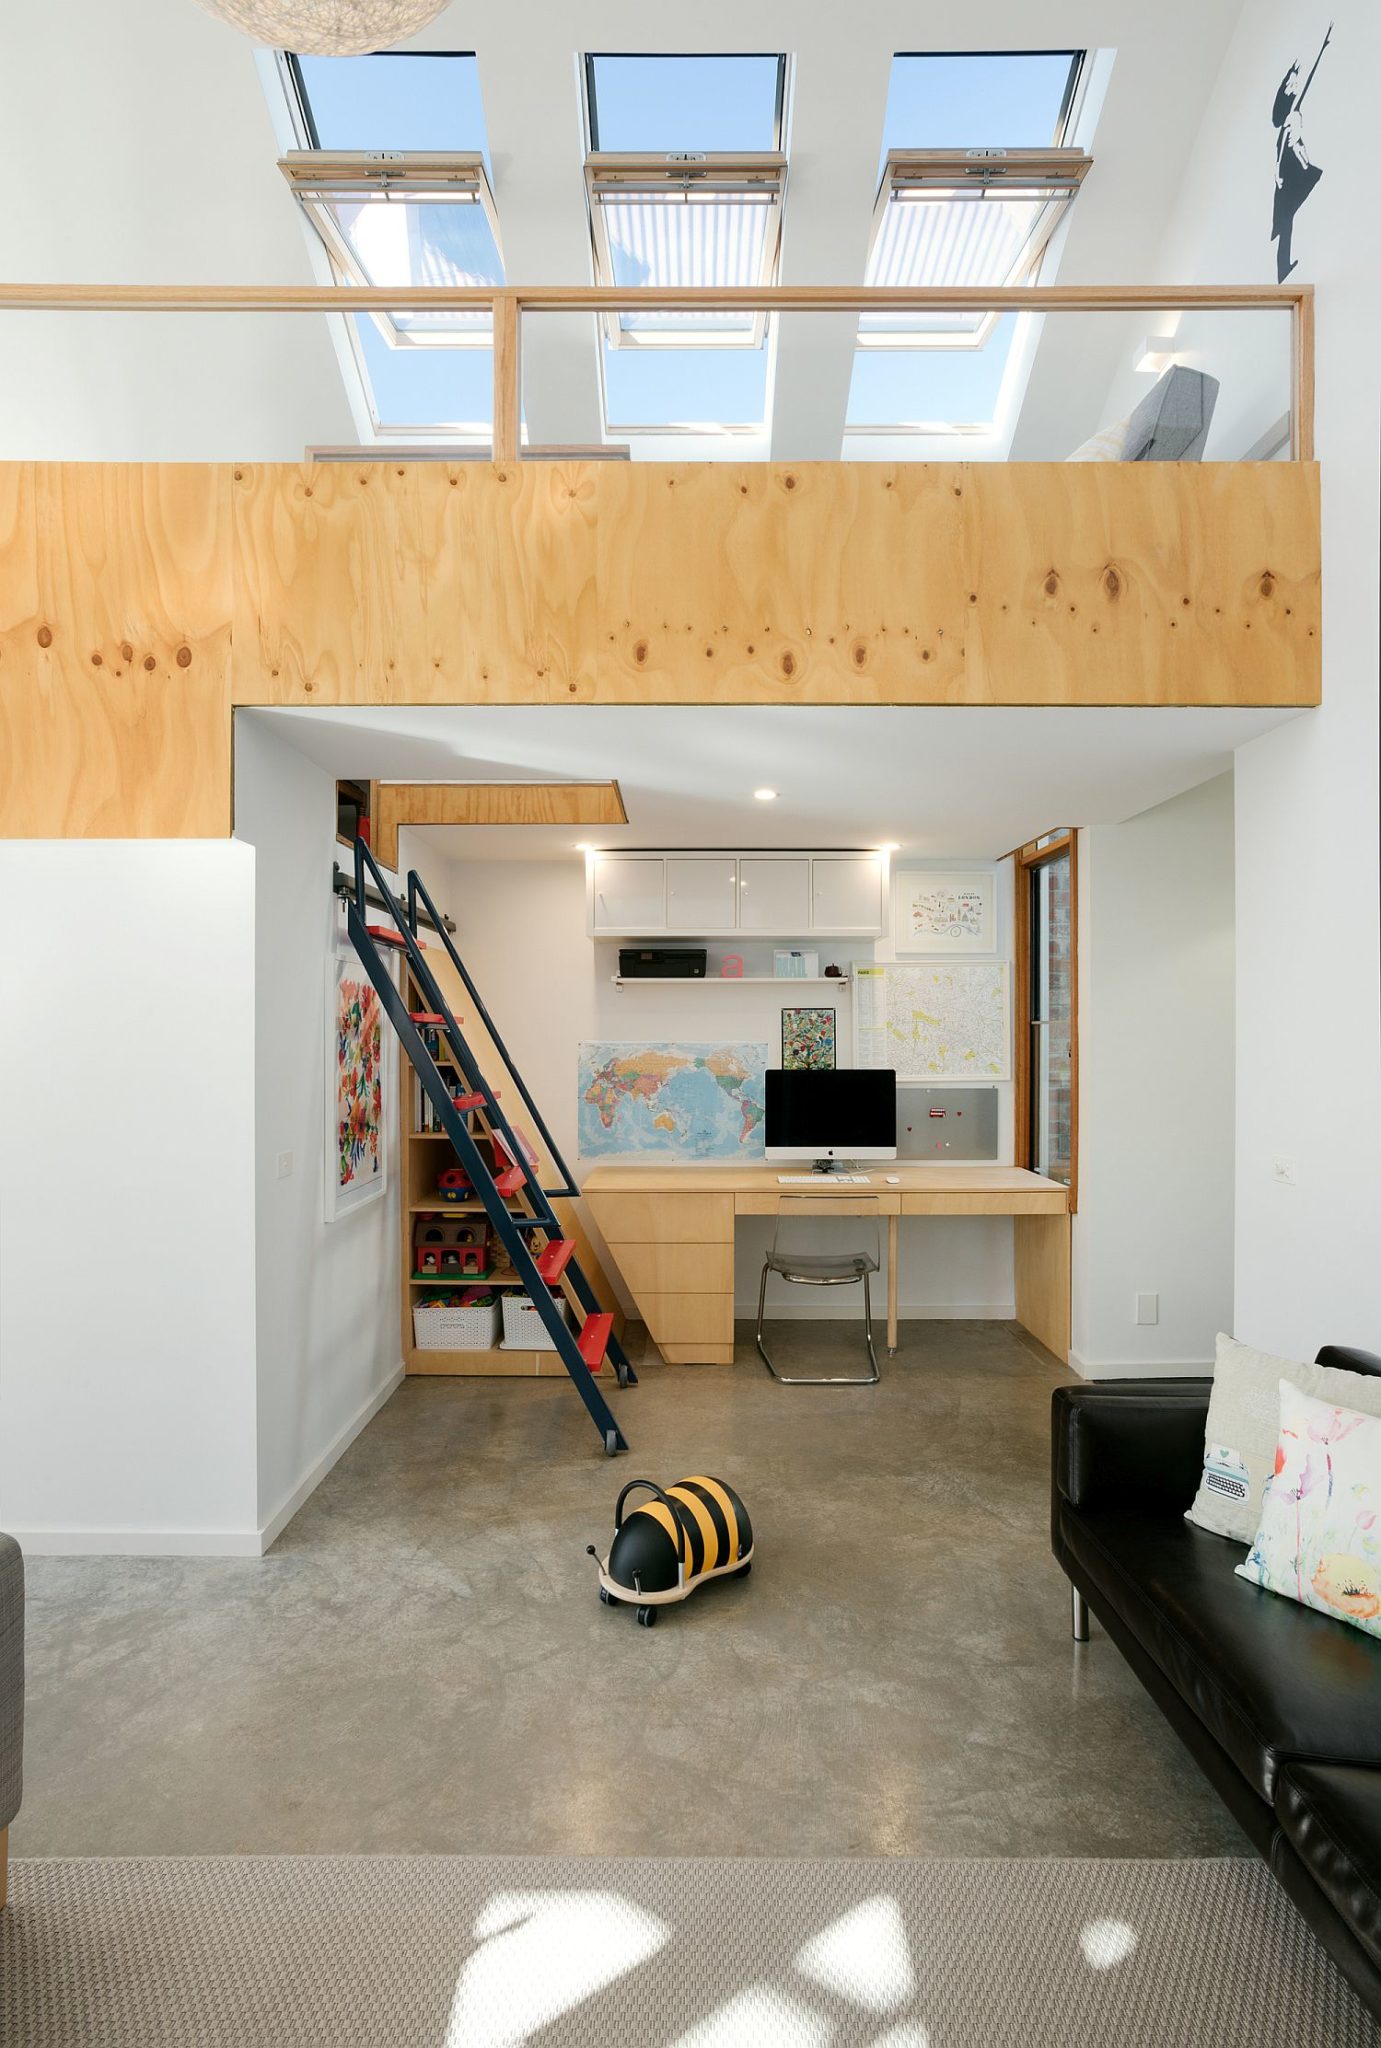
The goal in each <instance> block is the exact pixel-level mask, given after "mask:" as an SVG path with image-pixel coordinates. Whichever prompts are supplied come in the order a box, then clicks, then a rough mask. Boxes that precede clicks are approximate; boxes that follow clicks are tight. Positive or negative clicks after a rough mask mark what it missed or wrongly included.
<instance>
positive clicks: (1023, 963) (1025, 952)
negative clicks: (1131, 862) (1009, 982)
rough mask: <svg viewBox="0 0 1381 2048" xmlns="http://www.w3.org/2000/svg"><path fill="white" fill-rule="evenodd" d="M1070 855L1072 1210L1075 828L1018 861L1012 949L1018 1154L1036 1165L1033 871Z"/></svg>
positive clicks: (1036, 843)
mask: <svg viewBox="0 0 1381 2048" xmlns="http://www.w3.org/2000/svg"><path fill="white" fill-rule="evenodd" d="M1065 853H1067V854H1068V855H1069V921H1070V933H1071V943H1070V949H1069V1002H1070V1020H1069V1093H1070V1101H1069V1209H1070V1214H1071V1215H1073V1214H1074V1212H1075V1210H1076V1209H1077V1208H1078V1206H1079V834H1078V832H1077V830H1075V829H1074V828H1073V827H1069V828H1066V829H1064V830H1061V831H1058V832H1051V833H1047V834H1045V835H1043V836H1042V837H1041V838H1040V839H1030V840H1028V841H1027V843H1026V844H1025V846H1018V847H1017V848H1016V849H1015V850H1014V851H1013V853H1012V854H1011V856H1010V858H1011V861H1012V878H1013V891H1012V898H1013V900H1012V948H1013V952H1014V954H1015V956H1016V1015H1017V1020H1018V1021H1017V1029H1016V1056H1015V1061H1014V1064H1013V1072H1014V1074H1015V1076H1016V1106H1015V1117H1016V1132H1015V1151H1014V1154H1013V1157H1014V1159H1015V1163H1016V1164H1017V1165H1018V1166H1024V1167H1027V1168H1030V1167H1031V1098H1032V1088H1033V1081H1034V1077H1033V1074H1032V1033H1031V937H1032V933H1031V888H1030V882H1031V875H1032V873H1033V871H1034V870H1035V869H1036V868H1039V867H1044V866H1045V865H1046V864H1047V862H1049V861H1052V860H1055V859H1057V858H1059V857H1060V856H1061V855H1063V854H1065Z"/></svg>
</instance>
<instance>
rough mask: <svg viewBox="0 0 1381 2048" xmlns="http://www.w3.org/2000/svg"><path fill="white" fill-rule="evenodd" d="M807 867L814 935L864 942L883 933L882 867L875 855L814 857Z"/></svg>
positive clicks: (879, 859)
mask: <svg viewBox="0 0 1381 2048" xmlns="http://www.w3.org/2000/svg"><path fill="white" fill-rule="evenodd" d="M810 865H811V925H810V928H811V930H812V931H813V932H833V933H835V934H837V935H838V936H839V937H841V938H842V937H845V936H854V935H856V936H858V937H860V938H863V937H866V936H869V935H876V934H877V933H878V932H880V931H881V930H882V870H883V866H884V863H883V861H882V859H881V857H880V856H879V855H878V854H876V853H856V854H828V855H823V856H822V855H820V854H817V855H816V856H815V858H814V860H813V861H812V862H811V864H810Z"/></svg>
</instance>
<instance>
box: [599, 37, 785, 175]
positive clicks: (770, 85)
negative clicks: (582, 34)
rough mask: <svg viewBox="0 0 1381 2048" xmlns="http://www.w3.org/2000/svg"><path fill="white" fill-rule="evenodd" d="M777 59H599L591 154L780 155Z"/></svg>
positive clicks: (778, 63) (778, 62)
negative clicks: (767, 152)
mask: <svg viewBox="0 0 1381 2048" xmlns="http://www.w3.org/2000/svg"><path fill="white" fill-rule="evenodd" d="M780 61H781V60H780V59H779V58H777V57H598V56H592V57H590V58H588V59H587V65H588V69H589V73H590V74H591V78H592V105H591V109H590V115H591V128H592V130H593V133H592V135H591V140H590V146H591V148H592V149H611V150H624V151H637V152H640V153H644V154H646V153H651V152H655V153H656V154H657V155H659V156H660V155H663V154H665V153H666V152H667V151H669V150H678V149H703V150H707V151H710V150H720V151H723V150H730V151H732V150H738V149H749V150H761V149H776V148H778V147H779V144H778V140H777V72H778V68H779V65H780Z"/></svg>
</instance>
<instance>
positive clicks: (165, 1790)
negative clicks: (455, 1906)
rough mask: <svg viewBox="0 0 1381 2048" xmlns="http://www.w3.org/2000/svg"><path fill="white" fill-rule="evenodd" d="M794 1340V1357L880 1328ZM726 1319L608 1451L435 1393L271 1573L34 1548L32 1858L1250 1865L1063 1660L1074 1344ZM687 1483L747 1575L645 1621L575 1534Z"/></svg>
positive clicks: (26, 1826)
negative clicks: (722, 1343) (568, 1857)
mask: <svg viewBox="0 0 1381 2048" xmlns="http://www.w3.org/2000/svg"><path fill="white" fill-rule="evenodd" d="M776 1327H777V1331H778V1335H779V1341H783V1340H789V1341H783V1349H784V1355H785V1356H786V1357H787V1358H788V1359H789V1360H792V1361H794V1362H797V1363H804V1362H806V1361H809V1360H813V1359H814V1358H817V1357H819V1356H823V1355H829V1356H832V1357H834V1358H838V1357H839V1356H841V1347H843V1346H847V1345H850V1344H852V1343H854V1342H856V1338H855V1336H854V1333H853V1332H851V1331H847V1330H846V1329H845V1328H843V1327H842V1326H840V1325H838V1324H835V1325H824V1326H821V1325H818V1324H817V1325H815V1326H814V1329H813V1330H812V1329H811V1328H810V1327H809V1326H805V1325H792V1326H786V1325H778V1326H776ZM739 1334H740V1339H741V1342H740V1346H739V1355H738V1360H737V1362H736V1363H735V1364H734V1365H733V1366H732V1367H710V1366H703V1367H696V1368H686V1367H682V1368H679V1369H667V1368H665V1367H663V1366H661V1365H660V1364H659V1363H657V1364H652V1365H649V1366H647V1367H646V1368H645V1369H644V1371H643V1379H642V1384H641V1386H640V1387H638V1388H636V1389H631V1390H629V1392H627V1393H626V1394H623V1395H619V1394H618V1393H617V1390H615V1394H614V1396H613V1397H612V1398H613V1399H614V1401H615V1403H616V1405H617V1408H618V1412H619V1415H620V1417H621V1418H622V1420H623V1423H624V1426H625V1429H626V1431H627V1434H628V1436H629V1439H630V1441H631V1443H632V1444H633V1446H634V1449H633V1452H632V1455H631V1456H630V1457H627V1458H624V1459H620V1460H619V1461H618V1462H617V1463H614V1462H611V1461H609V1460H607V1459H605V1458H604V1457H603V1456H601V1455H600V1454H599V1452H598V1450H597V1447H596V1441H595V1437H594V1433H593V1431H592V1430H591V1428H590V1425H589V1423H588V1420H587V1418H586V1416H585V1413H584V1410H583V1409H582V1408H581V1407H580V1405H579V1403H578V1402H577V1401H576V1400H575V1399H574V1398H573V1396H572V1394H571V1391H570V1389H569V1387H568V1386H567V1385H566V1384H565V1383H564V1382H557V1381H533V1382H531V1383H528V1382H517V1381H512V1380H510V1381H507V1382H493V1381H490V1382H486V1381H482V1380H469V1381H464V1380H460V1381H445V1380H411V1381H409V1382H407V1383H406V1384H405V1385H404V1386H403V1387H402V1388H400V1390H399V1392H398V1393H397V1395H396V1396H395V1397H394V1398H393V1400H392V1401H391V1402H390V1403H389V1405H388V1407H387V1408H385V1409H384V1411H383V1412H382V1414H381V1415H380V1416H379V1417H378V1418H377V1420H376V1421H375V1422H374V1423H373V1424H372V1425H371V1427H370V1428H369V1429H368V1430H367V1431H366V1432H365V1434H364V1435H363V1436H362V1437H361V1438H360V1439H359V1441H358V1442H357V1443H356V1444H355V1445H354V1446H353V1448H352V1449H351V1450H350V1452H349V1453H348V1454H347V1456H346V1457H345V1458H344V1459H343V1460H342V1461H341V1463H340V1464H339V1465H338V1466H337V1467H336V1469H335V1471H334V1472H333V1473H332V1474H331V1475H330V1477H329V1478H328V1479H327V1480H326V1482H325V1483H324V1485H323V1486H322V1487H321V1488H320V1489H319V1490H318V1492H317V1493H316V1494H315V1495H314V1496H313V1498H312V1499H311V1500H310V1501H309V1502H308V1504H307V1506H306V1507H305V1508H304V1509H303V1510H302V1512H301V1513H300V1514H299V1515H298V1517H297V1519H296V1520H295V1521H294V1522H293V1523H292V1525H291V1526H290V1528H289V1529H288V1530H287V1531H286V1532H285V1534H284V1536H283V1537H282V1538H281V1540H280V1541H279V1543H278V1544H277V1546H276V1547H275V1549H274V1551H273V1552H272V1554H271V1555H270V1556H269V1557H268V1558H267V1559H265V1560H263V1561H262V1562H256V1563H250V1562H220V1561H185V1562H184V1561H178V1560H168V1559H57V1558H39V1559H34V1560H32V1561H31V1563H30V1566H29V1598H30V1620H29V1631H28V1656H29V1692H28V1740H27V1744H26V1756H25V1779H26V1784H25V1801H24V1808H23V1812H22V1813H21V1815H20V1818H19V1820H18V1821H17V1822H16V1824H15V1826H14V1829H13V1834H12V1846H13V1850H14V1853H15V1854H16V1855H19V1856H35V1855H39V1856H42V1855H106V1856H109V1855H131V1854H148V1853H164V1854H192V1853H217V1852H227V1851H247V1852H258V1853H285V1852H310V1851H323V1852H325V1851H341V1852H348V1851H357V1850H393V1851H415V1850H443V1851H470V1852H481V1851H497V1852H502V1851H510V1852H538V1853H541V1852H550V1853H554V1854H561V1853H571V1852H583V1853H588V1854H629V1855H631V1854H663V1855H678V1856H685V1855H697V1854H707V1855H710V1854H721V1855H723V1854H730V1855H733V1854H756V1855H782V1856H827V1855H858V1856H866V1855H883V1856H994V1855H1002V1856H1031V1855H1049V1856H1197V1855H1213V1854H1241V1853H1244V1850H1245V1844H1244V1840H1243V1837H1242V1836H1241V1835H1240V1834H1239V1832H1238V1831H1237V1829H1236V1827H1235V1826H1234V1824H1233V1823H1232V1822H1231V1821H1230V1820H1229V1818H1228V1817H1227V1815H1226V1814H1225V1812H1224V1811H1223V1809H1222V1807H1221V1806H1220V1804H1219V1802H1218V1800H1217V1799H1216V1798H1215V1797H1214V1795H1213V1794H1212V1793H1211V1792H1210V1791H1209V1790H1208V1788H1207V1786H1206V1785H1205V1784H1204V1783H1203V1782H1202V1780H1201V1779H1200V1777H1199V1774H1198V1772H1197V1770H1196V1769H1195V1767H1194V1765H1193V1764H1192V1763H1191V1762H1190V1760H1189V1758H1188V1757H1187V1755H1186V1754H1185V1752H1184V1751H1183V1750H1182V1748H1181V1747H1180V1745H1179V1743H1178V1741H1177V1740H1176V1739H1175V1737H1174V1736H1173V1735H1172V1734H1171V1733H1170V1731H1169V1729H1168V1728H1167V1727H1166V1725H1165V1724H1164V1722H1163V1721H1162V1720H1161V1718H1160V1715H1159V1713H1158V1712H1157V1710H1156V1708H1155V1707H1154V1706H1153V1705H1152V1704H1151V1702H1150V1701H1149V1699H1148V1698H1147V1697H1146V1695H1145V1693H1144V1692H1143V1691H1142V1689H1141V1687H1140V1686H1139V1685H1138V1684H1137V1682H1136V1680H1135V1679H1134V1678H1133V1677H1132V1676H1131V1674H1130V1672H1129V1671H1128V1670H1127V1667H1126V1666H1125V1665H1124V1663H1123V1661H1122V1659H1121V1657H1120V1656H1119V1654H1118V1653H1117V1651H1116V1650H1115V1649H1114V1648H1113V1647H1112V1645H1111V1644H1110V1643H1109V1642H1108V1641H1107V1640H1106V1638H1104V1637H1103V1636H1102V1635H1101V1633H1099V1632H1098V1631H1097V1630H1096V1629H1095V1633H1094V1639H1093V1642H1092V1643H1091V1644H1090V1645H1089V1646H1087V1647H1086V1648H1082V1649H1078V1648H1076V1647H1075V1646H1074V1645H1073V1644H1072V1643H1071V1641H1070V1636H1069V1620H1068V1594H1067V1587H1066V1582H1065V1579H1064V1577H1063V1575H1062V1574H1061V1573H1060V1571H1059V1570H1058V1568H1057V1567H1056V1565H1055V1564H1054V1562H1053V1560H1052V1558H1051V1556H1050V1551H1049V1540H1048V1533H1047V1505H1046V1503H1047V1491H1046V1490H1047V1483H1048V1482H1047V1473H1048V1464H1049V1450H1048V1434H1049V1423H1048V1413H1049V1399H1050V1389H1051V1387H1052V1386H1053V1385H1054V1384H1055V1383H1056V1382H1057V1381H1058V1380H1059V1379H1060V1378H1061V1377H1063V1374H1062V1372H1061V1369H1060V1367H1059V1366H1058V1365H1057V1364H1056V1363H1055V1361H1054V1360H1053V1359H1052V1358H1050V1357H1049V1355H1048V1354H1046V1353H1044V1352H1041V1351H1039V1350H1038V1349H1037V1348H1035V1347H1033V1346H1032V1345H1031V1344H1030V1342H1029V1340H1026V1339H1024V1338H1023V1337H1021V1336H1020V1335H1019V1334H1018V1333H1017V1332H1016V1331H1015V1330H1014V1329H1013V1328H1012V1327H1010V1326H1007V1325H1002V1324H993V1323H945V1322H937V1323H912V1324H910V1325H906V1326H904V1327H903V1331H902V1349H901V1352H900V1354H899V1356H898V1357H897V1358H896V1359H895V1360H893V1361H885V1362H884V1379H883V1383H882V1385H881V1386H878V1387H876V1388H871V1389H867V1388H860V1389H857V1390H852V1389H833V1388H784V1387H779V1386H777V1385H775V1384H774V1383H773V1382H772V1381H771V1380H770V1379H769V1378H768V1376H767V1374H766V1372H765V1371H764V1370H763V1368H762V1367H761V1366H760V1365H759V1364H758V1363H757V1361H756V1358H755V1356H754V1354H753V1351H752V1346H751V1339H750V1338H749V1334H748V1332H747V1330H746V1328H741V1329H740V1333H739ZM849 1355H850V1356H852V1355H853V1354H852V1353H850V1354H849ZM695 1471H707V1472H711V1473H716V1474H720V1475H722V1476H723V1477H725V1478H726V1479H728V1480H729V1481H730V1482H731V1484H733V1485H734V1486H735V1487H736V1488H737V1489H738V1491H739V1492H740V1493H741V1494H742V1496H743V1497H744V1499H745V1501H746V1503H747V1505H748V1507H749V1510H750V1512H751V1514H752V1517H753V1522H754V1528H755V1533H756V1537H757V1542H758V1557H757V1563H756V1565H755V1568H754V1572H753V1575H752V1577H751V1578H749V1579H746V1580H742V1581H726V1582H722V1583H720V1584H716V1585H712V1586H708V1587H706V1588H705V1589H704V1590H703V1591H702V1592H700V1593H698V1594H697V1595H696V1596H695V1597H694V1599H692V1600H691V1601H690V1602H689V1603H688V1604H687V1605H686V1606H684V1607H681V1608H679V1609H673V1610H672V1611H671V1612H670V1613H668V1614H665V1615H664V1616H663V1617H662V1619H661V1621H660V1623H659V1625H658V1626H657V1627H656V1628H654V1629H651V1630H647V1629H641V1628H639V1627H637V1626H636V1624H635V1622H634V1619H633V1615H632V1612H631V1610H629V1609H626V1608H624V1609H612V1610H611V1609H606V1608H604V1607H602V1606H601V1605H600V1604H599V1601H598V1599H597V1598H596V1592H595V1581H594V1575H593V1573H594V1567H593V1564H592V1561H591V1560H590V1559H589V1558H588V1557H586V1556H585V1554H584V1550H585V1545H586V1543H587V1542H592V1541H593V1542H598V1543H599V1544H600V1546H601V1548H603V1547H604V1545H605V1543H606V1541H607V1539H608V1536H609V1534H610V1531H611V1526H612V1514H613V1505H614V1498H615V1495H616V1493H617V1490H618V1488H619V1487H620V1486H621V1485H622V1484H623V1483H624V1481H625V1480H627V1479H630V1478H633V1477H635V1476H637V1475H640V1474H646V1475H648V1476H650V1477H654V1478H657V1479H659V1480H661V1481H663V1482H669V1481H671V1480H673V1479H676V1478H680V1477H682V1476H684V1475H685V1474H686V1473H688V1472H695Z"/></svg>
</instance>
